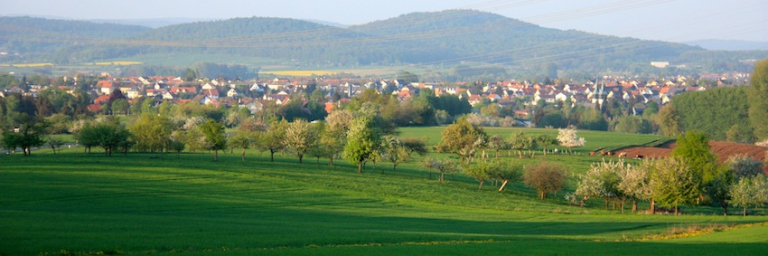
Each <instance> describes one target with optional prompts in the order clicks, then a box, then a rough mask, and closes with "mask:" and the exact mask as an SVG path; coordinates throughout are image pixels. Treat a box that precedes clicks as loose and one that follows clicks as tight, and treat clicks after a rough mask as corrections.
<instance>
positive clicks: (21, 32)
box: [0, 17, 150, 53]
mask: <svg viewBox="0 0 768 256" xmlns="http://www.w3.org/2000/svg"><path fill="white" fill-rule="evenodd" d="M147 30H150V28H147V27H142V26H131V25H118V24H108V23H94V22H87V21H75V20H53V19H42V18H32V17H0V49H3V50H4V51H6V52H20V53H35V52H44V51H50V50H52V49H55V48H56V47H60V46H64V45H75V44H83V43H96V42H99V41H104V40H115V39H124V38H129V37H133V36H137V35H139V34H141V33H143V32H145V31H147Z"/></svg>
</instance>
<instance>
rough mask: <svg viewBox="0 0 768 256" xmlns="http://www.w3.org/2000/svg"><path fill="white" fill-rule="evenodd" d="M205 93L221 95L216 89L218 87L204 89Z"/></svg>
mask: <svg viewBox="0 0 768 256" xmlns="http://www.w3.org/2000/svg"><path fill="white" fill-rule="evenodd" d="M203 95H208V96H217V97H218V96H219V91H218V90H216V89H208V90H203Z"/></svg>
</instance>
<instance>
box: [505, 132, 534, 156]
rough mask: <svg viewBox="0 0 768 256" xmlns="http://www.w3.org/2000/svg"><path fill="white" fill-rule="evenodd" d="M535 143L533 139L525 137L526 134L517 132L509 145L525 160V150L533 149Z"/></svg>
mask: <svg viewBox="0 0 768 256" xmlns="http://www.w3.org/2000/svg"><path fill="white" fill-rule="evenodd" d="M533 143H534V141H533V138H531V137H529V136H528V135H525V133H524V132H522V131H520V132H517V133H516V134H515V135H514V136H512V138H510V140H509V145H510V146H511V148H512V149H515V150H517V154H518V155H519V156H520V158H523V150H525V149H530V148H532V147H533Z"/></svg>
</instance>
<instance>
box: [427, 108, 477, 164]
mask: <svg viewBox="0 0 768 256" xmlns="http://www.w3.org/2000/svg"><path fill="white" fill-rule="evenodd" d="M487 137H488V135H486V134H485V131H483V129H482V128H480V127H478V126H475V125H472V124H470V123H469V121H467V119H466V118H459V119H458V120H456V122H454V123H453V124H452V125H449V126H448V127H446V128H445V130H444V131H443V133H442V138H441V139H440V143H439V144H437V146H436V149H437V152H440V153H453V154H458V155H459V157H461V161H462V162H464V161H466V163H467V164H469V163H470V162H471V161H472V157H473V156H474V153H475V151H476V149H477V147H478V146H480V145H482V144H483V143H484V142H485V141H486V138H487ZM478 142H479V143H478Z"/></svg>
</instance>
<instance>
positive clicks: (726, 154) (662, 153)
mask: <svg viewBox="0 0 768 256" xmlns="http://www.w3.org/2000/svg"><path fill="white" fill-rule="evenodd" d="M675 146H677V144H675V143H674V142H672V143H667V144H664V145H661V146H659V147H655V148H652V147H632V148H625V149H621V150H617V151H616V152H614V155H616V156H618V155H619V154H621V153H622V152H626V155H627V157H629V158H635V157H638V156H642V157H644V158H662V157H667V156H669V154H670V153H672V149H674V148H675ZM709 147H710V148H712V152H714V153H715V155H716V156H718V162H719V163H723V162H725V161H728V158H730V157H731V156H732V155H736V154H744V155H747V156H750V157H752V158H754V159H757V160H760V161H765V158H766V151H768V148H767V147H760V146H755V145H750V144H743V143H734V142H724V141H710V142H709Z"/></svg>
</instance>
